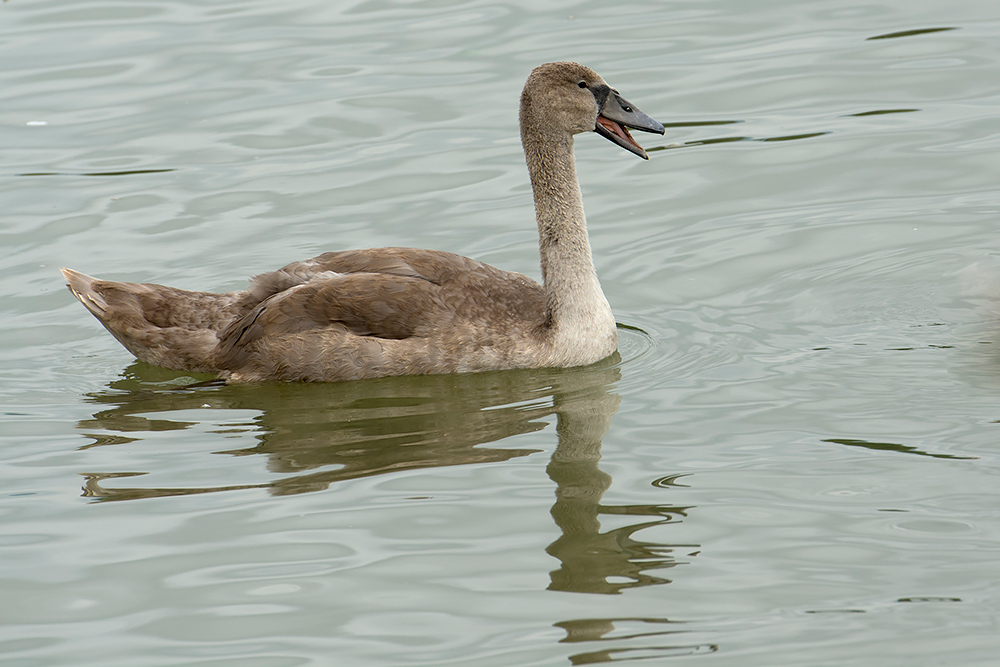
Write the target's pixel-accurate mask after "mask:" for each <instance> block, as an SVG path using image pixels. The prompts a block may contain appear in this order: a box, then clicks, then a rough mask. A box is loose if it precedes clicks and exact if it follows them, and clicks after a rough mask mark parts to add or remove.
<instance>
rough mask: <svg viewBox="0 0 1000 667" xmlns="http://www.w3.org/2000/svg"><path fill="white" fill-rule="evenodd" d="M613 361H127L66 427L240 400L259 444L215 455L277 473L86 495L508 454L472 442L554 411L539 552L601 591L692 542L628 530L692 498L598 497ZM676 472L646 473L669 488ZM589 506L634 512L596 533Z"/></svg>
mask: <svg viewBox="0 0 1000 667" xmlns="http://www.w3.org/2000/svg"><path fill="white" fill-rule="evenodd" d="M620 362H621V359H620V357H618V355H617V354H616V355H615V356H614V357H612V358H611V359H608V360H606V361H605V362H603V363H600V364H597V365H594V366H591V367H587V368H576V369H536V370H524V371H506V372H499V373H481V374H473V375H452V376H422V377H403V378H385V379H380V380H365V381H360V382H348V383H335V384H277V383H269V384H260V385H231V386H230V385H225V384H220V383H215V382H205V383H194V384H192V379H191V378H190V377H187V376H184V375H182V374H180V373H176V372H171V371H166V370H163V369H159V368H153V367H150V366H146V365H144V364H141V363H138V362H137V363H135V364H133V365H132V366H130V367H129V368H128V369H126V371H125V372H124V373H123V376H122V378H121V379H120V380H117V381H115V382H113V383H111V385H110V386H109V388H108V389H107V390H106V391H102V392H97V393H94V394H91V395H89V396H88V398H87V400H88V401H90V402H91V403H96V404H98V405H100V406H101V409H100V410H98V411H97V412H95V413H94V415H93V418H91V419H87V420H83V421H81V422H80V423H79V424H78V427H79V428H80V429H81V430H82V431H84V432H86V433H87V435H88V437H89V438H93V440H94V442H93V443H91V444H88V445H85V446H83V447H82V448H81V449H89V448H93V447H103V446H108V445H118V446H128V445H129V444H130V443H133V442H137V441H139V440H141V434H142V433H143V432H155V431H167V430H183V429H189V428H191V427H192V426H194V425H195V422H192V421H191V420H190V413H184V412H182V411H189V410H197V409H213V410H251V411H254V412H256V413H257V416H256V417H255V418H254V419H253V420H252V422H251V423H250V424H246V425H240V426H245V427H250V428H252V430H253V432H254V439H255V440H256V443H257V444H256V445H254V446H252V447H245V448H240V449H230V450H225V451H217V452H215V453H216V454H223V455H228V456H252V455H262V456H264V457H265V458H266V461H267V470H268V471H269V472H270V473H273V474H275V476H276V478H275V479H274V480H271V481H267V482H263V483H247V484H220V485H216V486H199V487H172V488H155V487H140V486H133V487H122V486H117V485H111V486H105V482H106V481H107V480H116V481H117V480H122V479H124V478H136V477H141V476H142V475H145V474H147V473H145V472H133V471H108V472H88V473H84V477H85V478H86V483H85V485H84V495H85V496H87V497H90V498H94V499H96V500H98V501H116V500H135V499H142V498H156V497H165V496H179V495H190V494H199V493H210V492H214V491H233V490H239V489H254V488H258V489H267V490H268V491H269V492H270V493H271V494H273V495H288V494H297V493H306V492H310V491H319V490H323V489H326V488H327V487H329V486H330V485H331V484H333V483H335V482H338V481H342V480H348V479H356V478H360V477H369V476H374V475H380V474H384V473H392V472H397V471H403V470H414V469H420V468H433V467H439V466H456V465H466V464H473V463H476V464H481V463H491V462H500V461H506V460H508V459H511V458H513V457H517V456H526V455H528V454H531V453H535V452H537V451H538V450H533V449H514V448H494V447H483V446H482V445H484V444H486V443H491V442H497V441H500V440H502V439H504V438H507V437H510V436H513V435H518V434H522V433H528V432H532V431H537V430H540V429H543V428H545V427H546V426H547V425H548V423H547V422H546V421H545V418H546V417H548V416H550V415H555V416H556V418H557V426H556V432H557V436H558V445H557V447H556V449H555V451H554V452H553V455H552V458H551V461H550V462H549V465H548V468H547V472H548V475H549V477H550V478H551V479H552V480H553V481H554V482H555V483H556V492H555V495H556V501H555V504H554V505H553V506H552V509H551V513H552V517H553V519H554V520H555V523H556V525H558V526H559V528H560V529H561V531H562V535H561V536H560V537H559V539H557V540H556V541H555V542H553V543H552V544H551V545H549V547H548V548H547V549H546V551H547V553H549V554H550V555H551V556H553V557H555V558H556V559H558V560H559V561H560V567H559V568H558V569H557V570H555V571H553V572H552V573H551V584H550V585H549V589H550V590H556V591H568V592H579V593H602V594H609V593H619V592H621V591H622V590H623V589H626V588H632V587H637V586H649V585H653V584H665V583H669V582H670V580H669V579H667V578H664V577H662V576H656V575H653V574H650V573H649V572H650V571H651V570H663V569H666V568H672V567H674V566H676V565H678V564H679V561H677V560H676V559H675V558H674V551H675V550H677V549H681V548H683V549H686V550H688V551H689V552H690V551H691V550H692V549H697V545H679V544H660V543H656V542H644V541H640V540H638V539H636V538H635V533H637V532H638V531H640V530H642V529H644V528H649V527H653V526H662V525H665V524H671V523H678V522H680V521H681V520H682V519H683V518H684V517H686V515H687V514H686V513H687V511H688V510H689V509H690V508H689V507H674V506H668V505H604V504H602V503H601V499H602V497H603V495H604V493H605V491H607V489H608V488H609V487H610V485H611V477H610V476H609V475H608V474H607V473H605V472H603V471H602V470H601V469H600V468H599V467H598V463H599V461H600V457H601V441H602V439H603V438H604V435H605V434H606V433H607V431H608V427H609V425H610V423H611V418H612V416H613V415H614V414H615V412H617V411H618V406H619V403H620V402H621V396H619V395H618V394H617V393H615V392H614V391H613V387H614V384H615V383H616V382H618V381H619V380H620V378H621V371H620V368H619V366H620ZM175 415H176V416H175ZM229 428H233V427H232V426H230V427H229ZM97 431H103V433H102V432H97ZM241 432H243V431H241ZM217 433H220V434H223V432H220V431H217ZM137 436H139V437H137ZM676 478H677V476H673V477H664V478H661V479H659V480H657V481H656V482H654V484H655V485H656V486H660V487H670V486H678V485H677V484H676V482H675V480H676ZM601 515H605V516H608V515H614V516H618V517H639V520H638V521H637V522H634V523H628V524H627V525H624V526H621V527H617V528H614V529H611V530H607V531H605V532H601V524H600V521H599V517H600V516H601ZM568 623H575V621H569V622H568Z"/></svg>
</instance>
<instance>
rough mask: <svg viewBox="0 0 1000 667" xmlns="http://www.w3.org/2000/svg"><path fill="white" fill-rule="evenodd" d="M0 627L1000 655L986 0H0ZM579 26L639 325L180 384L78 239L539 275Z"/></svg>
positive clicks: (588, 196) (326, 656)
mask: <svg viewBox="0 0 1000 667" xmlns="http://www.w3.org/2000/svg"><path fill="white" fill-rule="evenodd" d="M0 37H2V38H0V146H2V147H3V150H0V203H2V210H3V214H2V216H0V377H2V379H3V382H2V383H0V412H2V415H0V491H2V496H0V564H2V567H0V594H2V598H3V600H5V601H6V604H4V605H3V606H2V608H0V663H2V664H4V665H8V664H9V665H18V666H21V665H24V666H28V665H30V666H36V665H39V666H41V665H45V666H48V665H67V666H68V665H73V666H87V665H95V666H96V665H101V666H102V667H108V666H112V667H114V666H119V665H120V666H122V667H126V666H127V667H136V666H143V667H145V666H160V665H186V666H187V665H212V666H213V667H219V666H223V665H234V666H235V665H239V666H240V667H248V666H249V667H264V666H268V667H270V666H286V665H351V666H378V667H389V666H402V665H433V666H440V665H456V666H458V665H461V666H469V667H472V666H476V667H484V666H490V665H498V666H499V665H504V666H507V665H518V666H534V665H578V664H595V663H602V662H616V661H617V662H626V661H628V662H631V661H641V664H686V663H688V662H690V663H691V664H700V665H701V664H703V665H706V666H708V665H733V666H739V667H750V666H756V665H759V666H761V667H764V666H767V667H772V666H775V665H789V666H793V665H794V666H796V667H802V666H809V667H825V666H834V665H836V666H838V667H839V666H843V665H880V666H881V667H885V666H889V667H892V666H896V665H898V666H904V665H905V666H907V667H913V666H920V667H930V666H935V665H944V664H947V665H963V666H969V665H983V666H986V665H993V664H996V660H997V658H996V656H997V654H998V652H1000V627H998V625H1000V623H998V617H1000V616H998V612H1000V583H998V582H1000V514H998V512H997V507H998V506H1000V490H998V489H1000V485H998V481H997V480H998V473H1000V456H998V454H997V441H998V437H1000V407H998V398H1000V337H998V335H997V332H998V331H1000V321H998V313H1000V306H998V305H997V304H998V303H1000V245H998V241H997V234H996V233H995V231H996V228H997V225H998V221H1000V190H998V187H997V174H998V166H997V165H998V158H997V151H998V149H1000V125H998V122H997V118H998V117H1000V86H998V84H997V81H998V80H1000V78H998V71H1000V10H998V9H997V8H996V7H995V6H994V3H989V2H985V1H983V0H979V1H976V2H962V1H957V2H949V3H940V2H919V1H918V2H913V1H907V2H903V1H902V0H884V1H882V2H874V3H867V4H858V3H849V2H846V1H842V0H831V1H827V2H813V3H795V2H790V1H788V0H782V1H775V2H754V3H748V2H736V1H735V0H725V1H718V2H671V3H650V2H646V3H635V2H624V3H618V4H609V3H601V2H579V3H573V2H564V3H551V4H548V5H544V4H539V3H529V2H507V3H501V4H490V3H486V2H459V1H454V2H451V1H448V0H443V1H440V2H430V1H415V2H402V1H398V2H393V1H390V0H385V1H382V0H369V1H363V2H337V1H332V2H326V3H316V2H305V1H303V0H291V1H290V2H285V3H265V2H256V1H250V0H241V1H236V0H231V1H228V2H227V1H219V2H215V1H213V2H208V3H204V2H203V3H196V2H190V1H188V0H169V1H167V0H164V1H160V0H143V1H142V2H139V1H132V2H127V1H124V0H104V1H98V0H80V1H77V2H68V1H67V0H48V1H44V0H43V1H32V2H28V1H26V0H9V1H8V2H5V3H3V4H2V5H0ZM558 59H572V60H578V61H581V62H584V63H585V64H588V65H590V66H592V67H593V68H595V69H596V70H598V71H599V72H600V73H601V74H602V75H603V76H604V77H605V78H606V79H607V80H608V81H609V82H610V83H611V84H612V85H614V86H615V87H617V88H618V89H619V90H621V92H622V94H623V95H625V96H626V97H628V99H630V100H632V101H633V102H635V103H636V104H637V105H639V106H640V107H641V108H642V109H643V110H644V111H646V112H648V113H649V114H650V115H652V116H653V117H655V118H657V119H658V120H660V121H661V122H663V123H664V124H665V125H666V126H667V135H666V136H665V137H663V138H660V137H655V136H652V135H642V136H639V137H637V138H639V139H640V141H641V142H642V143H643V144H644V145H645V146H646V148H647V149H649V151H650V158H651V159H650V161H649V162H643V161H642V160H638V159H636V158H635V156H633V155H631V154H629V153H627V152H625V151H622V150H620V149H618V148H616V147H615V146H613V145H612V144H609V143H608V142H606V141H603V140H601V139H600V138H598V137H596V136H581V137H579V138H578V140H577V159H578V165H579V174H580V180H581V183H582V188H583V192H584V198H585V203H586V207H587V213H588V219H589V222H590V227H591V236H592V243H593V248H594V255H595V261H596V264H597V268H598V272H599V274H600V276H601V281H602V284H603V286H604V289H605V292H606V293H607V295H608V299H609V301H610V302H611V304H612V307H613V308H614V310H615V314H616V317H617V319H618V321H619V322H621V323H622V325H623V326H625V327H626V328H623V329H622V330H621V349H620V352H621V354H620V356H619V357H616V358H613V359H610V360H608V361H607V362H606V363H603V364H599V365H598V366H596V367H593V368H587V369H569V370H539V371H526V372H515V373H491V374H482V375H475V376H460V377H433V378H398V379H387V380H378V381H372V382H363V383H345V384H339V385H304V386H303V385H263V386H232V387H227V386H219V385H214V384H211V383H208V384H203V385H199V386H190V385H191V383H192V382H193V381H200V380H205V379H206V378H204V377H202V376H199V377H197V378H191V377H188V376H186V375H185V374H183V373H175V372H168V371H163V370H161V369H156V368H151V367H148V366H144V365H141V364H138V363H136V362H134V360H133V359H132V358H131V356H130V355H129V354H128V353H127V352H126V351H125V350H124V349H122V348H121V347H120V346H119V345H118V344H117V343H116V342H115V341H114V339H112V338H111V337H110V336H109V335H108V334H107V333H106V332H105V331H104V330H103V329H102V328H101V327H100V325H99V324H98V323H97V322H96V320H94V319H93V318H92V317H91V316H90V315H89V314H87V312H86V311H85V310H84V309H83V308H81V307H80V305H79V304H78V303H77V302H76V301H75V300H74V299H73V297H72V296H71V295H70V294H69V293H68V292H67V291H66V290H65V289H64V288H63V284H62V281H61V278H60V276H59V273H58V267H59V266H70V267H72V268H75V269H77V270H80V271H84V272H86V273H89V274H94V275H100V276H102V277H108V278H115V279H124V280H131V281H154V282H162V283H166V284H171V285H175V286H178V287H183V288H189V289H206V290H215V291H221V290H228V289H238V288H240V287H242V286H243V285H245V283H246V279H247V278H248V277H249V276H251V275H253V274H256V273H260V272H262V271H266V270H269V269H273V268H277V267H279V266H281V265H283V264H285V263H287V262H290V261H293V260H296V259H303V258H306V257H310V256H313V255H315V254H318V253H320V252H323V251H326V250H335V249H341V248H351V247H371V246H381V245H406V246H416V247H431V248H439V249H442V250H449V251H453V252H459V253H462V254H466V255H469V256H472V257H474V258H476V259H480V260H484V261H487V262H490V263H492V264H495V265H498V266H500V267H502V268H505V269H509V270H515V271H521V272H523V273H527V274H529V275H533V276H536V277H537V275H538V268H537V262H538V260H537V248H536V238H535V229H534V222H533V214H532V209H531V197H530V190H529V188H528V184H527V174H526V170H525V168H524V163H523V157H522V155H521V152H520V146H519V143H518V135H517V127H516V117H517V113H516V105H517V96H518V94H519V92H520V88H521V86H522V85H523V82H524V78H525V77H526V76H527V73H528V72H529V71H530V69H531V68H532V67H533V66H534V65H536V64H539V63H541V62H545V61H550V60H558Z"/></svg>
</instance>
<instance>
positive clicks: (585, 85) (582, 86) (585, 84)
mask: <svg viewBox="0 0 1000 667" xmlns="http://www.w3.org/2000/svg"><path fill="white" fill-rule="evenodd" d="M576 85H578V86H580V87H581V88H586V87H587V82H586V81H581V82H580V83H578V84H576Z"/></svg>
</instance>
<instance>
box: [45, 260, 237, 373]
mask: <svg viewBox="0 0 1000 667" xmlns="http://www.w3.org/2000/svg"><path fill="white" fill-rule="evenodd" d="M61 271H62V274H63V277H64V278H66V284H67V286H68V287H69V290H70V292H72V293H73V296H75V297H76V298H77V299H78V300H79V301H80V303H82V304H83V306H84V308H86V309H87V310H89V311H90V313H91V314H92V315H93V316H94V317H96V318H97V319H98V321H99V322H100V323H101V324H103V325H104V328H105V329H107V330H108V331H109V332H110V333H111V335H112V336H114V337H115V338H116V339H118V342H120V343H121V344H122V345H124V346H125V348H126V349H127V350H128V351H129V352H131V353H132V354H133V355H135V357H136V358H137V359H139V360H140V361H144V362H146V363H148V364H152V365H154V366H162V367H164V368H172V369H176V370H188V371H196V372H216V371H218V370H219V369H218V368H217V367H216V365H215V363H214V353H215V349H216V346H217V345H218V343H219V337H218V333H219V332H220V330H221V329H223V328H224V327H226V326H227V325H228V324H229V323H230V322H232V321H233V320H234V319H236V317H238V316H239V314H240V312H241V310H242V308H241V305H242V304H241V299H240V296H241V294H240V293H232V294H211V293H208V292H188V291H185V290H179V289H175V288H173V287H166V286H164V285H153V284H146V283H143V284H139V283H125V282H116V281H112V280H101V279H99V278H93V277H91V276H88V275H86V274H84V273H80V272H79V271H74V270H72V269H61Z"/></svg>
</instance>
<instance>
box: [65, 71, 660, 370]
mask: <svg viewBox="0 0 1000 667" xmlns="http://www.w3.org/2000/svg"><path fill="white" fill-rule="evenodd" d="M520 123H521V143H522V144H523V146H524V154H525V158H526V160H527V163H528V172H529V174H530V175H531V189H532V192H533V193H534V199H535V217H536V220H537V222H538V237H539V239H538V246H539V252H540V254H541V264H542V281H543V285H544V286H543V285H539V284H538V283H536V282H534V281H533V280H531V279H530V278H528V277H526V276H523V275H521V274H519V273H511V272H508V271H501V270H500V269H496V268H494V267H492V266H489V265H488V264H483V263H481V262H477V261H474V260H471V259H469V258H467V257H462V256H460V255H454V254H452V253H448V252H441V251H438V250H416V249H412V248H377V249H370V250H346V251H342V252H329V253H326V254H323V255H320V256H319V257H314V258H313V259H308V260H305V261H303V262H296V263H294V264H289V265H288V266H286V267H284V268H282V269H278V270H277V271H274V272H272V273H264V274H262V275H259V276H256V277H255V278H253V280H252V282H251V285H250V288H249V289H247V290H245V291H242V292H230V293H227V294H212V293H209V292H188V291H184V290H179V289H175V288H172V287H164V286H162V285H152V284H135V283H121V282H113V281H110V280H99V279H97V278H91V277H90V276H87V275H84V274H82V273H78V272H76V271H73V270H71V269H63V270H62V273H63V275H64V276H65V277H66V281H67V282H68V284H69V289H70V291H71V292H73V294H74V295H75V296H76V298H77V299H79V300H80V302H81V303H82V304H83V305H84V306H85V307H86V308H87V310H89V311H90V312H91V313H93V314H94V316H95V317H97V319H98V320H100V321H101V324H103V325H104V326H105V328H107V330H108V331H110V332H111V334H112V335H113V336H114V337H115V338H117V339H118V340H119V342H121V344H122V345H124V346H125V347H126V348H127V349H128V350H129V352H131V353H132V354H134V355H135V356H136V357H138V358H139V359H140V360H142V361H144V362H146V363H149V364H153V365H156V366H164V367H166V368H173V369H178V370H189V371H201V372H214V373H219V374H220V375H221V376H222V377H225V378H227V379H229V380H230V381H243V382H253V381H261V380H293V381H294V380H307V381H308V380H311V381H335V380H355V379H360V378H372V377H381V376H387V375H417V374H431V373H470V372H476V371H486V370H500V369H510V368H533V367H546V366H550V367H551V366H579V365H584V364H590V363H593V362H596V361H599V360H600V359H603V358H605V357H607V356H608V355H610V354H611V353H612V352H614V351H615V347H616V345H617V332H616V330H615V320H614V317H613V316H612V314H611V307H610V306H609V305H608V301H607V299H606V298H605V297H604V292H603V291H601V285H600V283H599V282H598V280H597V274H596V273H595V272H594V263H593V259H592V258H591V254H590V242H589V240H588V238H587V221H586V219H585V218H584V214H583V201H582V198H581V195H580V185H579V183H578V181H577V178H576V165H575V163H574V159H573V135H575V134H579V133H581V132H597V133H598V134H600V135H601V136H603V137H605V138H607V139H610V140H611V141H613V142H614V143H616V144H618V145H619V146H621V147H622V148H625V149H626V150H629V151H631V152H633V153H635V154H636V155H638V156H639V157H642V158H644V159H648V156H647V155H646V152H645V151H644V150H643V149H642V147H641V146H639V144H638V143H636V142H635V140H634V139H633V138H632V136H631V135H630V134H629V131H628V129H627V128H633V129H636V130H643V131H646V132H657V133H659V134H663V125H661V124H660V123H658V122H656V121H655V120H653V119H652V118H650V117H649V116H647V115H646V114H644V113H642V112H641V111H639V110H638V109H636V108H635V107H634V106H633V105H632V104H630V103H629V102H627V101H626V100H625V99H624V98H622V97H621V96H620V95H619V94H618V91H617V90H615V89H614V88H611V87H610V86H608V84H607V83H605V82H604V79H602V78H601V77H600V76H599V75H598V74H597V73H596V72H594V71H593V70H591V69H589V68H587V67H584V66H583V65H578V64H576V63H570V62H559V63H549V64H546V65H542V66H540V67H537V68H536V69H535V70H534V71H533V72H532V73H531V75H530V76H529V77H528V81H527V83H525V85H524V91H523V92H522V93H521V110H520Z"/></svg>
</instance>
